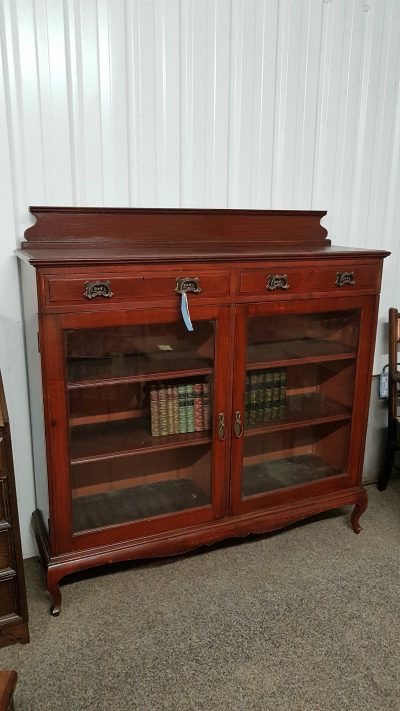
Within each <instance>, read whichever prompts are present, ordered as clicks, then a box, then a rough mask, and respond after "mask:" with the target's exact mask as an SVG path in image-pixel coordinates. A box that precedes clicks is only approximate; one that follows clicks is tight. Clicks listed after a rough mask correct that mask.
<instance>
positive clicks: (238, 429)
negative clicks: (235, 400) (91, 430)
mask: <svg viewBox="0 0 400 711" xmlns="http://www.w3.org/2000/svg"><path fill="white" fill-rule="evenodd" d="M233 431H234V433H235V436H236V437H237V438H239V437H241V436H242V435H243V424H242V419H241V414H240V410H236V412H235V424H234V426H233Z"/></svg>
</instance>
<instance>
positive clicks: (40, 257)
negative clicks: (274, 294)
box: [17, 207, 388, 267]
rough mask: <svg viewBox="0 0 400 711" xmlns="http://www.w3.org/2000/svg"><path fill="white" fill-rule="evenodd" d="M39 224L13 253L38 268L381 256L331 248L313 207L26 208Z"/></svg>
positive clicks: (319, 213)
mask: <svg viewBox="0 0 400 711" xmlns="http://www.w3.org/2000/svg"><path fill="white" fill-rule="evenodd" d="M30 212H31V214H32V215H34V216H35V218H36V223H35V224H34V225H33V226H32V227H30V228H28V229H27V230H26V232H25V238H26V241H23V242H22V244H21V249H20V250H18V251H17V254H18V256H19V257H20V258H22V259H25V260H27V261H29V262H30V263H31V264H33V265H34V266H36V267H44V266H72V265H74V264H75V265H76V264H77V263H83V264H92V265H95V264H102V263H103V264H104V263H108V264H124V263H126V264H129V263H138V262H139V263H157V262H177V261H179V262H184V261H192V260H194V261H199V262H221V261H233V262H237V261H245V260H251V261H252V260H276V259H282V258H291V257H292V258H294V259H309V258H311V257H318V258H321V259H330V258H333V257H338V258H340V257H349V256H350V254H351V255H353V256H355V257H357V256H358V257H363V256H364V257H366V256H367V257H378V258H383V257H385V256H387V255H388V252H385V251H382V250H364V249H349V248H346V247H336V246H332V245H331V242H330V240H329V239H328V237H327V231H326V229H325V228H324V227H322V226H321V219H322V217H324V216H325V215H326V212H323V211H316V210H313V211H311V210H307V211H304V210H303V211H299V210H187V209H133V208H89V207H87V208H81V207H31V208H30Z"/></svg>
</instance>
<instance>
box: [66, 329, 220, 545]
mask: <svg viewBox="0 0 400 711" xmlns="http://www.w3.org/2000/svg"><path fill="white" fill-rule="evenodd" d="M65 351H66V368H67V377H68V381H67V382H68V386H67V387H68V403H69V417H70V458H71V482H72V492H71V495H72V503H73V530H74V531H75V532H78V531H83V530H89V529H92V528H98V527H102V526H109V525H115V524H118V523H124V522H129V521H135V520H139V519H145V518H149V517H153V516H160V515H165V514H169V513H176V512H179V511H182V510H185V509H189V508H193V507H198V506H204V505H209V504H210V503H211V419H212V418H211V413H212V398H213V393H212V385H213V363H214V323H213V322H197V323H196V324H195V330H194V331H193V333H189V332H188V331H187V330H186V328H185V327H184V325H183V324H180V323H173V324H171V323H168V324H146V325H136V326H120V327H112V328H101V329H87V330H71V331H67V332H66V333H65Z"/></svg>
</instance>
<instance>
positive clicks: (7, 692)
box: [0, 669, 18, 711]
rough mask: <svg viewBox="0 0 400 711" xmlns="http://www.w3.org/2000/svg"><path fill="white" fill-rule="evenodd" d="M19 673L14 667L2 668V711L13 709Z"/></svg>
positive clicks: (0, 692)
mask: <svg viewBox="0 0 400 711" xmlns="http://www.w3.org/2000/svg"><path fill="white" fill-rule="evenodd" d="M17 679H18V675H17V672H16V671H14V670H13V669H10V670H8V669H7V670H3V669H0V711H13V709H14V701H13V693H14V689H15V687H16V684H17Z"/></svg>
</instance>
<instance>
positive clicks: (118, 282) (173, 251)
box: [18, 207, 387, 614]
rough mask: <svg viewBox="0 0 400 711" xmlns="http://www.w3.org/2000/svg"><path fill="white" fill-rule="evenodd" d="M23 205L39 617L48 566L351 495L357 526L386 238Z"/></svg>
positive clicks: (183, 544) (180, 545) (327, 505)
mask: <svg viewBox="0 0 400 711" xmlns="http://www.w3.org/2000/svg"><path fill="white" fill-rule="evenodd" d="M31 212H32V214H33V215H34V216H35V217H36V219H37V221H36V224H35V225H33V227H30V228H29V229H28V230H27V231H26V234H25V236H26V241H24V242H23V243H22V245H21V249H20V250H19V251H18V256H19V258H20V260H21V273H22V285H23V292H24V305H25V321H26V340H27V350H28V361H29V376H30V391H31V409H32V429H33V439H34V452H35V470H36V496H37V510H36V511H35V513H34V515H33V525H34V531H35V535H36V540H37V545H38V549H39V552H40V555H41V558H42V561H43V563H44V566H45V569H46V574H47V586H48V589H49V591H50V593H51V595H52V598H53V606H52V612H53V614H58V613H59V611H60V605H61V595H60V590H59V581H60V579H61V578H62V577H63V576H64V575H67V574H69V573H72V572H75V571H78V570H81V569H84V568H89V567H91V566H97V565H102V564H104V563H109V562H113V561H121V560H130V559H135V558H141V557H149V556H162V555H172V554H175V553H179V552H181V551H187V550H189V549H192V548H195V547H198V546H201V545H203V544H211V543H213V542H215V541H219V540H222V539H224V538H228V537H235V536H246V535H248V534H249V533H256V532H263V531H270V530H274V529H278V528H281V527H283V526H286V525H287V524H289V523H290V522H293V521H296V520H298V519H302V518H305V517H307V516H310V515H312V514H315V513H317V512H320V511H325V510H328V509H332V508H336V507H341V506H344V505H347V504H353V505H354V510H353V514H352V518H351V520H352V526H353V530H354V531H355V532H356V533H358V532H359V530H360V525H359V518H360V515H361V513H362V512H363V511H364V510H365V509H366V506H367V495H366V492H365V489H363V487H362V486H361V473H362V463H363V452H364V442H365V433H366V424H367V415H368V403H369V391H370V381H371V369H372V359H373V351H374V340H375V328H376V319H377V307H378V299H379V289H380V280H381V269H382V261H383V258H384V257H385V256H386V254H387V253H386V252H382V251H376V250H354V249H346V248H340V247H333V246H331V244H330V241H329V240H328V239H327V236H326V230H325V229H324V228H323V227H321V225H320V221H321V218H322V217H323V216H324V215H325V213H324V212H315V211H314V212H294V211H279V212H277V211H242V210H146V209H138V210H135V209H97V208H96V209H95V208H45V207H35V208H31ZM185 298H186V299H187V302H188V305H189V311H190V317H191V320H192V323H193V331H190V330H188V327H187V325H185V323H184V320H183V317H182V312H181V302H182V301H183V300H185ZM193 392H195V393H196V396H195V397H193ZM177 393H178V395H177ZM179 393H181V394H182V393H183V395H182V397H181V399H179V398H180V395H179ZM174 408H176V409H174ZM175 416H176V417H175ZM179 416H181V422H180V421H179ZM174 417H175V420H174ZM153 425H154V426H153ZM174 427H175V429H174Z"/></svg>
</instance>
